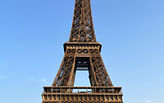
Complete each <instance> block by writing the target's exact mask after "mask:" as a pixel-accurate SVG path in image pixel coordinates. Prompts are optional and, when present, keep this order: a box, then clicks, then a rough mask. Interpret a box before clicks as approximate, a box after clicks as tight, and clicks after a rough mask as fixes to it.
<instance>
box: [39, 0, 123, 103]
mask: <svg viewBox="0 0 164 103" xmlns="http://www.w3.org/2000/svg"><path fill="white" fill-rule="evenodd" d="M101 47H102V45H101V44H100V43H98V42H96V37H95V33H94V28H93V22H92V14H91V6H90V0H75V9H74V17H73V23H72V29H71V34H70V38H69V42H67V43H65V44H64V53H65V55H64V58H63V60H62V63H61V65H60V68H59V70H58V73H57V75H56V77H55V79H54V81H53V83H52V86H51V87H44V92H43V94H42V99H43V100H42V103H123V100H122V92H121V87H114V86H113V84H112V82H111V80H110V77H109V75H108V73H107V70H106V68H105V65H104V63H103V60H102V57H101ZM78 67H86V68H87V69H86V68H85V69H79V68H78ZM77 70H87V71H88V72H89V80H90V84H91V87H74V81H75V75H76V71H77ZM80 89H82V90H84V89H85V90H86V91H80V92H79V90H80ZM74 90H78V91H76V92H74Z"/></svg>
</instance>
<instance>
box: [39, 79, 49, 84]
mask: <svg viewBox="0 0 164 103" xmlns="http://www.w3.org/2000/svg"><path fill="white" fill-rule="evenodd" d="M40 82H41V83H44V84H49V82H48V81H47V80H46V79H42V80H41V81H40Z"/></svg>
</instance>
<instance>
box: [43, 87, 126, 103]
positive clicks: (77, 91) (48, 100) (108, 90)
mask: <svg viewBox="0 0 164 103" xmlns="http://www.w3.org/2000/svg"><path fill="white" fill-rule="evenodd" d="M44 90H45V91H44V92H43V94H42V99H43V101H42V103H123V101H122V93H121V88H120V87H105V88H102V87H101V88H97V87H67V88H66V87H63V88H62V89H61V87H60V88H59V87H45V88H44ZM81 90H82V91H81ZM70 91H71V92H70ZM73 91H74V92H73Z"/></svg>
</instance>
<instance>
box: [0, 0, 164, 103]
mask: <svg viewBox="0 0 164 103" xmlns="http://www.w3.org/2000/svg"><path fill="white" fill-rule="evenodd" d="M73 8H74V0H0V101H1V102H2V103H41V93H42V90H43V89H42V87H43V86H46V85H48V86H49V85H51V83H52V81H53V79H54V77H55V76H56V72H57V70H58V69H59V66H60V63H61V60H62V58H63V56H64V52H63V51H64V50H63V43H64V42H66V41H68V38H69V34H70V30H71V24H72V18H73ZM92 14H93V21H94V27H95V33H96V36H97V41H99V42H101V43H102V45H103V48H102V57H103V60H104V63H105V66H106V68H107V70H108V73H109V75H110V78H111V80H112V81H113V84H114V85H115V86H122V87H123V94H124V103H163V98H164V88H163V87H164V0H92ZM82 82H84V81H82Z"/></svg>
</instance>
